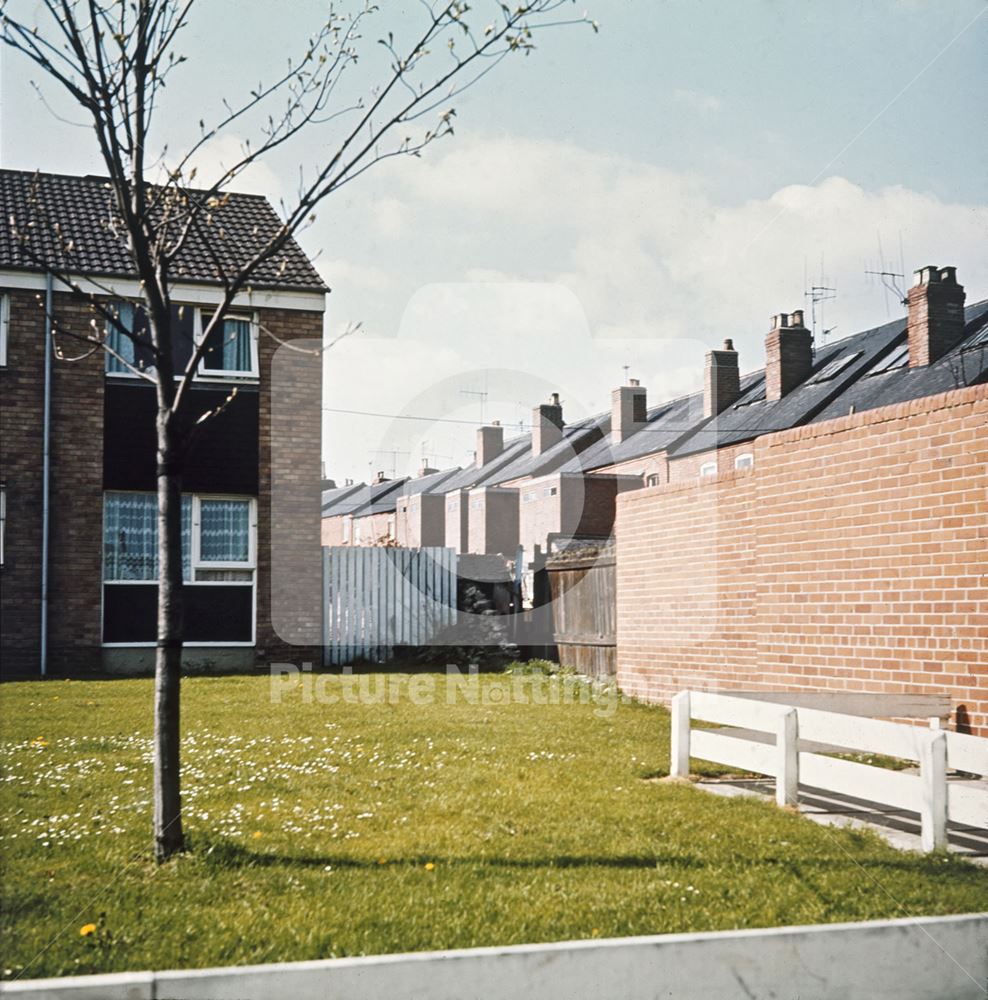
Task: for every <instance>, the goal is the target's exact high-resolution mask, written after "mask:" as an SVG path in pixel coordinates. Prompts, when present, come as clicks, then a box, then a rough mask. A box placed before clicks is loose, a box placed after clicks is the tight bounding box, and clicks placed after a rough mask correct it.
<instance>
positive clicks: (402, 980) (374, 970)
mask: <svg viewBox="0 0 988 1000" xmlns="http://www.w3.org/2000/svg"><path fill="white" fill-rule="evenodd" d="M986 983H988V915H985V914H970V915H963V916H950V917H923V918H915V919H904V920H885V921H870V922H866V923H852V924H846V923H845V924H824V925H815V926H808V927H777V928H768V929H758V930H740V931H722V932H714V933H705V934H668V935H661V936H655V937H637V938H616V939H611V940H605V941H577V942H561V943H553V944H533V945H519V946H514V947H505V948H475V949H465V950H459V951H440V952H423V953H417V954H409V955H383V956H375V957H369V958H344V959H335V960H328V961H314V962H295V963H273V964H271V965H259V966H245V967H239V968H225V969H200V970H191V971H186V972H159V973H148V972H144V973H124V974H121V975H112V976H94V977H74V978H67V979H47V980H33V981H26V982H15V983H6V984H3V985H2V986H0V994H2V995H3V996H9V997H31V998H33V1000H90V998H92V1000H95V998H97V997H98V998H100V1000H123V998H127V1000H163V998H167V997H182V998H189V1000H196V998H202V1000H205V998H210V1000H223V998H230V1000H232V998H237V1000H244V998H248V997H257V998H277V997H290V998H291V1000H317V998H318V1000H323V998H326V997H332V998H334V1000H426V998H428V1000H470V998H474V997H476V998H478V1000H479V998H484V1000H509V998H510V1000H516V998H519V997H532V998H539V1000H557V998H558V1000H591V998H594V1000H596V998H599V997H620V998H622V1000H646V998H647V1000H657V998H660V997H676V998H677V1000H701V998H703V1000H706V998H708V997H718V998H731V997H753V996H759V997H760V996H795V995H798V996H799V997H800V998H801V1000H813V998H819V1000H824V998H831V997H834V996H840V997H844V998H847V1000H854V998H862V1000H863V998H868V1000H893V998H894V1000H961V998H975V997H980V998H983V997H984V996H985V984H986Z"/></svg>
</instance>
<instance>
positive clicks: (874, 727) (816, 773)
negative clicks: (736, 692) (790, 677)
mask: <svg viewBox="0 0 988 1000" xmlns="http://www.w3.org/2000/svg"><path fill="white" fill-rule="evenodd" d="M694 719H695V720H698V721H703V722H713V723H717V724H719V725H721V726H731V727H738V728H739V729H747V730H756V731H757V732H761V733H770V734H773V735H774V736H775V744H774V746H773V745H771V744H766V743H762V742H758V741H757V740H753V739H750V738H745V737H744V736H743V734H740V733H739V734H737V735H731V734H730V733H723V732H718V731H711V730H705V729H694V728H692V727H691V721H692V720H694ZM931 721H932V722H933V724H934V726H935V727H938V725H939V720H931ZM807 742H811V743H816V744H825V745H826V746H828V747H834V748H837V749H838V750H839V751H840V752H847V753H874V754H881V755H883V756H887V757H897V758H900V759H902V760H908V761H913V762H916V763H918V764H919V774H907V773H904V772H901V771H892V770H888V769H885V768H880V767H874V766H872V765H869V764H862V763H858V762H856V761H849V760H843V759H841V758H839V757H831V756H826V755H824V754H821V753H811V752H808V751H807V749H806V747H805V744H806V743H807ZM691 756H692V757H699V758H701V759H703V760H710V761H715V762H716V763H718V764H727V765H729V766H731V767H738V768H742V769H743V770H745V771H752V772H754V773H756V774H764V775H768V776H770V777H773V778H775V797H776V801H777V802H778V803H779V805H795V804H796V803H797V792H798V788H799V786H800V785H806V786H810V787H812V788H819V789H823V790H825V791H828V792H837V793H839V794H842V795H850V796H853V797H854V798H858V799H866V800H868V801H872V802H880V803H882V804H885V805H891V806H893V807H896V808H899V809H906V810H909V811H910V812H915V813H919V815H920V821H921V829H922V835H921V839H922V846H923V850H925V851H931V850H934V849H935V848H938V847H944V846H946V843H947V823H948V822H951V823H957V824H960V825H963V826H971V827H975V828H978V829H985V828H988V790H986V789H985V788H984V786H983V785H982V786H981V787H978V786H977V785H976V784H974V783H969V782H963V781H950V782H948V781H947V770H948V768H950V769H953V770H956V771H963V772H966V773H969V774H975V775H982V776H984V775H988V740H986V739H982V738H980V737H977V736H969V735H967V734H964V733H952V732H947V731H946V730H944V729H940V728H929V729H927V728H924V727H922V726H912V725H909V724H905V723H895V722H886V721H884V720H880V719H866V718H862V717H860V716H854V715H841V714H839V713H837V712H825V711H821V710H819V709H813V708H800V707H797V706H794V705H784V704H783V705H780V704H777V703H774V702H764V701H756V700H753V699H751V698H748V697H746V698H735V697H731V696H730V695H722V694H712V693H710V692H706V691H681V692H680V693H679V694H677V695H676V696H675V697H674V698H673V700H672V767H671V774H673V775H675V776H680V777H685V776H686V775H688V774H689V766H690V765H689V760H690V757H691Z"/></svg>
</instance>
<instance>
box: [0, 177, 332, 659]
mask: <svg viewBox="0 0 988 1000" xmlns="http://www.w3.org/2000/svg"><path fill="white" fill-rule="evenodd" d="M108 197H109V195H108V191H107V189H106V186H105V181H103V180H102V179H100V178H93V177H71V176H60V175H51V174H31V173H24V172H19V171H7V170H4V171H0V203H2V206H3V215H4V219H5V221H6V220H7V219H8V218H9V217H11V216H13V217H15V218H16V220H17V225H18V229H19V230H22V231H23V229H24V227H25V226H26V225H28V224H29V223H30V222H31V221H32V220H33V221H34V227H33V231H32V244H31V253H30V254H27V253H25V251H24V249H23V248H22V246H21V245H20V244H19V243H18V242H17V241H16V240H15V238H14V237H13V236H12V234H11V232H10V231H9V230H8V229H7V227H6V226H4V227H3V229H2V231H0V310H2V320H3V322H2V341H0V343H2V347H0V365H2V367H0V395H2V403H0V467H2V484H0V485H2V502H3V515H4V520H3V533H2V543H3V548H2V569H0V574H2V599H0V620H2V644H3V645H2V652H3V657H2V658H3V670H4V673H5V674H7V675H15V674H22V675H37V674H38V673H39V671H40V670H41V669H42V666H41V664H42V660H41V658H42V655H44V656H45V661H46V662H45V664H44V666H45V669H46V670H47V671H48V672H51V673H62V672H72V673H78V672H81V671H86V670H109V671H122V672H138V671H144V670H147V669H150V667H151V665H152V664H153V657H154V641H155V618H156V609H155V605H156V592H157V588H156V586H155V582H156V572H157V570H156V554H155V546H156V538H157V527H156V524H155V519H154V513H155V506H156V500H155V492H154V491H155V488H156V474H155V434H154V423H153V416H154V411H155V406H156V403H155V394H154V388H153V386H152V385H150V384H149V383H148V382H146V381H144V380H142V379H141V378H139V377H138V376H136V375H134V374H133V373H132V372H130V371H129V370H127V368H126V367H125V366H124V365H122V364H120V362H118V361H117V360H116V359H114V358H112V357H110V356H109V355H107V354H105V353H104V352H102V351H100V350H97V351H95V352H94V353H91V354H88V356H84V357H82V358H80V359H79V360H64V359H63V358H62V356H68V357H69V358H71V357H73V356H78V355H80V354H83V355H85V354H86V351H85V350H84V345H82V344H80V343H79V342H78V341H75V340H71V339H69V338H67V337H66V336H64V334H62V335H59V334H54V335H53V334H51V332H50V326H49V323H48V322H47V314H46V309H45V297H46V293H47V294H50V296H51V310H50V314H51V316H53V317H54V318H55V319H56V321H57V326H61V327H62V328H63V329H65V328H68V329H71V328H72V327H73V325H75V326H76V327H77V328H79V327H82V328H85V327H86V326H88V324H90V323H91V322H93V321H97V322H99V323H100V325H104V321H103V319H102V317H100V318H99V319H98V320H97V319H96V317H97V316H99V314H98V313H96V312H95V311H94V310H93V309H92V308H91V306H90V305H89V304H88V303H87V302H86V300H85V299H84V298H83V297H82V296H77V295H76V294H74V293H73V292H72V291H71V290H70V289H69V288H68V286H66V285H62V284H60V283H59V282H58V281H57V280H56V279H53V278H51V277H50V276H49V269H51V270H60V271H61V272H62V273H66V272H68V273H71V275H72V278H73V279H74V280H76V281H78V282H80V284H82V285H83V287H84V288H86V289H87V290H94V291H97V293H98V294H99V295H100V297H101V299H105V300H106V301H107V302H112V303H113V304H114V308H115V309H116V310H118V311H119V315H120V317H121V322H128V323H130V322H132V323H134V324H135V326H139V324H140V323H141V322H142V313H141V309H140V307H139V305H137V304H136V303H137V302H138V299H139V288H138V285H137V281H136V278H135V273H134V269H133V267H132V265H131V263H130V259H129V254H128V251H127V248H126V245H125V243H123V242H121V240H120V238H118V237H117V236H115V235H114V234H113V233H112V232H111V231H110V228H109V227H108V225H107V220H108V219H109V218H110V212H109V205H108ZM215 218H216V220H217V221H218V222H220V224H221V225H222V226H223V228H224V231H225V234H226V237H227V242H226V244H225V246H224V249H225V251H226V252H228V253H230V254H233V255H234V257H235V256H236V254H237V253H238V252H242V253H243V254H244V255H246V254H247V253H249V252H250V247H251V245H253V244H254V243H255V242H256V241H258V240H261V239H267V238H268V236H269V235H270V234H271V233H273V232H274V231H275V230H276V227H278V226H279V225H280V221H279V220H278V218H277V216H276V214H275V213H274V211H273V210H272V208H271V207H270V205H269V204H268V203H267V201H266V200H265V199H263V198H261V197H258V196H253V195H241V194H231V196H230V198H229V201H228V202H227V203H226V204H225V205H223V206H222V207H220V208H219V209H217V211H216V213H215ZM52 223H57V224H58V229H59V234H60V241H61V242H59V241H56V239H55V237H54V236H53V235H52V232H53V227H52V225H51V224H52ZM209 259H210V258H209V256H208V254H206V253H205V252H204V248H203V246H200V245H197V244H196V242H195V241H191V242H190V245H189V248H188V251H187V253H186V254H185V257H184V259H183V261H182V262H181V266H180V268H179V269H178V270H179V275H180V278H179V280H178V281H177V282H175V283H174V286H173V299H174V303H175V305H174V309H175V321H176V323H177V324H178V327H177V329H178V331H179V332H178V335H177V337H176V345H175V350H176V354H177V355H178V356H179V357H178V360H181V359H182V358H183V357H184V358H188V357H189V356H190V354H191V351H192V349H193V345H194V343H195V342H196V337H197V335H198V331H199V330H200V329H201V323H202V316H203V314H208V310H209V309H210V305H211V303H213V302H215V301H217V299H218V297H219V294H220V288H219V285H218V283H217V282H216V280H215V278H214V277H213V275H212V272H211V268H210V266H209V265H208V263H207V262H208V261H209ZM326 292H327V289H326V287H325V285H324V284H323V282H322V280H321V279H320V277H319V275H318V274H317V273H316V271H315V270H314V268H313V267H312V265H311V264H310V263H309V261H308V260H307V259H306V257H305V256H304V254H303V253H302V251H301V250H300V249H299V248H298V246H297V245H295V244H294V243H291V244H290V245H289V246H288V247H287V248H286V249H285V251H284V255H283V259H279V260H276V261H272V262H270V263H269V264H267V265H264V266H263V267H262V268H261V269H260V270H259V271H258V272H257V275H256V280H255V281H254V282H253V284H252V286H251V288H250V291H249V293H245V294H244V295H242V296H241V297H240V298H239V299H238V300H237V301H236V302H235V304H234V305H235V308H234V310H233V311H232V312H231V317H230V319H229V320H227V323H226V329H225V330H224V337H223V341H222V343H218V344H217V345H216V347H215V348H213V349H211V350H210V351H208V352H207V354H206V357H205V358H204V360H203V363H202V366H201V368H200V371H199V372H198V374H197V376H196V380H195V383H194V385H193V386H192V389H191V396H190V403H191V406H190V415H191V417H192V419H195V417H197V416H198V414H200V413H204V412H206V411H208V410H211V409H213V408H214V407H216V406H217V405H218V404H219V403H221V402H222V401H223V400H224V399H226V398H227V396H228V395H229V394H230V391H231V389H233V388H236V394H235V396H234V398H233V399H232V401H231V402H230V404H229V405H228V406H227V408H226V409H225V410H224V412H222V413H221V414H220V415H219V416H217V417H216V418H214V419H213V420H211V421H210V422H209V423H207V424H206V425H205V427H204V430H203V432H202V434H201V436H200V437H199V438H198V440H197V441H196V444H195V446H194V449H193V451H192V453H191V456H190V459H189V461H188V465H187V469H186V472H185V475H184V478H183V522H184V539H183V546H184V554H185V561H186V569H185V602H186V637H185V639H186V650H185V658H186V661H187V662H188V664H189V665H190V666H196V665H199V666H203V667H206V666H208V667H215V668H227V669H243V668H250V667H253V666H255V664H256V663H257V661H259V660H271V659H279V658H280V659H286V658H298V657H303V658H312V656H313V655H314V650H313V648H312V647H313V646H314V645H315V644H316V643H318V641H319V639H318V636H319V614H320V608H319V594H320V566H319V558H318V554H319V509H318V484H319V475H320V469H319V452H320V440H319V434H320V432H319V427H320V403H321V363H320V359H319V357H318V356H317V355H313V354H300V353H298V352H291V356H290V358H286V356H285V355H286V352H287V349H281V348H280V344H279V342H285V341H293V340H296V341H299V342H302V341H306V342H308V344H309V345H312V344H313V343H315V344H316V345H318V343H319V342H320V341H321V338H322V325H323V311H324V302H325V294H326ZM108 337H109V339H110V340H111V343H114V342H115V343H116V344H117V346H118V348H119V349H120V350H121V351H122V352H128V351H129V352H131V355H130V357H128V360H129V361H132V362H133V363H134V364H136V365H140V364H141V359H140V358H139V357H134V354H133V352H134V347H133V343H132V342H131V341H130V340H129V339H128V338H125V337H123V336H122V335H120V334H119V333H118V332H117V331H114V330H110V331H109V332H108ZM49 345H50V350H49V349H48V348H49ZM138 353H139V351H138ZM46 360H47V361H48V365H47V366H46ZM46 367H47V372H48V374H47V383H48V389H49V391H48V392H46ZM46 410H47V419H46ZM46 452H47V454H48V457H49V461H48V463H47V469H48V476H47V482H46V476H45V468H46V462H45V455H46ZM46 536H47V537H46ZM43 552H46V553H47V560H45V559H43V557H42V553H43ZM45 562H47V580H46V598H47V600H46V601H45V600H43V596H42V594H43V576H44V567H45ZM42 651H44V653H42Z"/></svg>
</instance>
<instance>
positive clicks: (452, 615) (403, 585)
mask: <svg viewBox="0 0 988 1000" xmlns="http://www.w3.org/2000/svg"><path fill="white" fill-rule="evenodd" d="M455 621H456V552H455V551H454V550H453V549H447V548H424V549H397V548H369V547H365V548H361V547H357V546H354V547H347V546H343V547H332V548H324V549H323V662H324V664H326V665H327V666H338V665H341V664H348V663H353V662H354V661H355V660H364V661H368V662H372V663H383V662H385V661H386V660H389V659H390V658H391V657H392V656H393V654H394V648H395V646H399V645H403V646H424V645H427V644H428V642H429V640H430V639H431V638H432V637H433V636H434V635H435V634H436V633H437V632H438V631H440V630H441V629H444V628H446V627H448V626H450V625H452V624H454V623H455Z"/></svg>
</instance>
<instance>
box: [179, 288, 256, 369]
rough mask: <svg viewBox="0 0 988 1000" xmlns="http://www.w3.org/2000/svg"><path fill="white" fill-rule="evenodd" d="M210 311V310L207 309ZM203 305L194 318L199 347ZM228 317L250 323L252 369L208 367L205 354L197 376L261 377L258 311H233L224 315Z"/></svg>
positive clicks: (196, 340)
mask: <svg viewBox="0 0 988 1000" xmlns="http://www.w3.org/2000/svg"><path fill="white" fill-rule="evenodd" d="M207 311H208V310H207ZM202 314H203V309H202V307H198V306H197V307H196V311H195V318H194V320H193V330H194V333H195V343H196V347H198V346H199V345H200V344H201V343H202V335H203V325H202ZM228 319H231V320H242V321H244V322H246V323H249V324H250V370H243V371H230V370H228V369H225V368H219V369H217V368H207V367H206V357H205V355H204V356H203V358H202V360H201V361H200V362H199V369H198V371H197V372H196V377H197V378H199V379H206V380H208V379H230V378H259V377H260V362H259V359H258V354H259V351H258V337H259V334H260V321H259V319H258V316H257V313H256V312H255V313H250V314H248V313H243V312H232V313H229V314H228V315H227V316H224V317H223V320H224V322H225V321H226V320H228Z"/></svg>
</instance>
